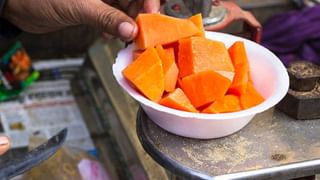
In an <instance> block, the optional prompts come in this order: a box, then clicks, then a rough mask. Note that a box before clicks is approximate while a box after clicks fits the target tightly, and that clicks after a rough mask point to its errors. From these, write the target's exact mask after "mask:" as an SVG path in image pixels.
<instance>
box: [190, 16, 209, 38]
mask: <svg viewBox="0 0 320 180" xmlns="http://www.w3.org/2000/svg"><path fill="white" fill-rule="evenodd" d="M189 19H190V21H192V22H193V23H194V24H195V25H196V26H197V27H198V28H199V29H200V33H199V34H197V35H198V36H202V37H204V36H205V33H204V27H203V22H202V15H201V13H199V14H196V15H194V16H191V17H190V18H189Z"/></svg>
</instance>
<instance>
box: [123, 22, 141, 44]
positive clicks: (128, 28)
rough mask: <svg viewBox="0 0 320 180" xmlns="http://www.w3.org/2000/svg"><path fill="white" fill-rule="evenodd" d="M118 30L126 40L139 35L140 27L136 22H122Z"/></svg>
mask: <svg viewBox="0 0 320 180" xmlns="http://www.w3.org/2000/svg"><path fill="white" fill-rule="evenodd" d="M118 32H119V35H120V36H121V39H123V40H125V41H131V40H133V39H134V38H135V37H136V36H137V33H138V28H137V26H136V25H135V24H132V23H129V22H122V23H120V24H119V26H118Z"/></svg>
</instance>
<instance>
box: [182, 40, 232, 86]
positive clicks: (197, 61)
mask: <svg viewBox="0 0 320 180" xmlns="http://www.w3.org/2000/svg"><path fill="white" fill-rule="evenodd" d="M178 58H179V59H178V67H179V70H180V72H179V76H180V77H181V78H183V77H185V76H188V75H190V74H195V73H199V72H202V71H207V70H213V71H216V72H218V73H220V74H221V75H223V76H225V77H226V78H228V79H229V80H230V81H232V79H233V76H234V67H233V64H232V62H231V59H230V57H229V53H228V51H227V49H226V47H225V45H224V44H223V43H222V42H219V41H214V40H210V39H206V38H204V37H190V38H185V39H181V40H179V56H178Z"/></svg>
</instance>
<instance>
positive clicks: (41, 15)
mask: <svg viewBox="0 0 320 180" xmlns="http://www.w3.org/2000/svg"><path fill="white" fill-rule="evenodd" d="M159 8H160V0H131V1H130V0H103V1H101V0H23V1H21V0H8V2H7V5H6V7H5V9H4V14H3V16H4V18H6V19H7V20H9V21H10V22H11V23H12V24H14V25H16V26H17V27H19V28H20V29H22V30H24V31H27V32H31V33H46V32H51V31H56V30H59V29H62V28H65V27H68V26H75V25H80V24H87V25H91V26H94V27H97V28H99V29H101V30H102V31H103V32H104V33H107V34H111V35H114V36H117V37H120V38H121V39H123V40H127V41H129V40H132V39H133V38H134V37H135V36H136V35H137V32H138V29H137V25H136V23H135V22H134V20H133V19H132V18H133V17H135V16H136V15H137V14H138V13H139V12H140V11H141V10H143V11H144V12H147V13H156V12H158V11H159Z"/></svg>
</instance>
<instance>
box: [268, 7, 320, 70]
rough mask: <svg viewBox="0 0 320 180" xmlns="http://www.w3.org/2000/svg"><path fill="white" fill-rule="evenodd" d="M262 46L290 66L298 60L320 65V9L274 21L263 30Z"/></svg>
mask: <svg viewBox="0 0 320 180" xmlns="http://www.w3.org/2000/svg"><path fill="white" fill-rule="evenodd" d="M262 45H264V46H265V47H267V48H268V49H270V50H271V51H273V52H274V53H275V54H276V55H278V56H279V58H280V59H281V60H282V61H283V62H284V64H286V65H288V64H289V63H290V62H292V61H295V60H307V61H310V62H313V63H316V64H320V6H319V5H318V6H315V7H310V8H309V7H308V8H305V9H303V10H300V11H292V12H287V13H283V14H279V15H275V16H274V17H272V18H271V19H270V20H269V21H267V22H266V23H265V24H264V26H263V33H262Z"/></svg>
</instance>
